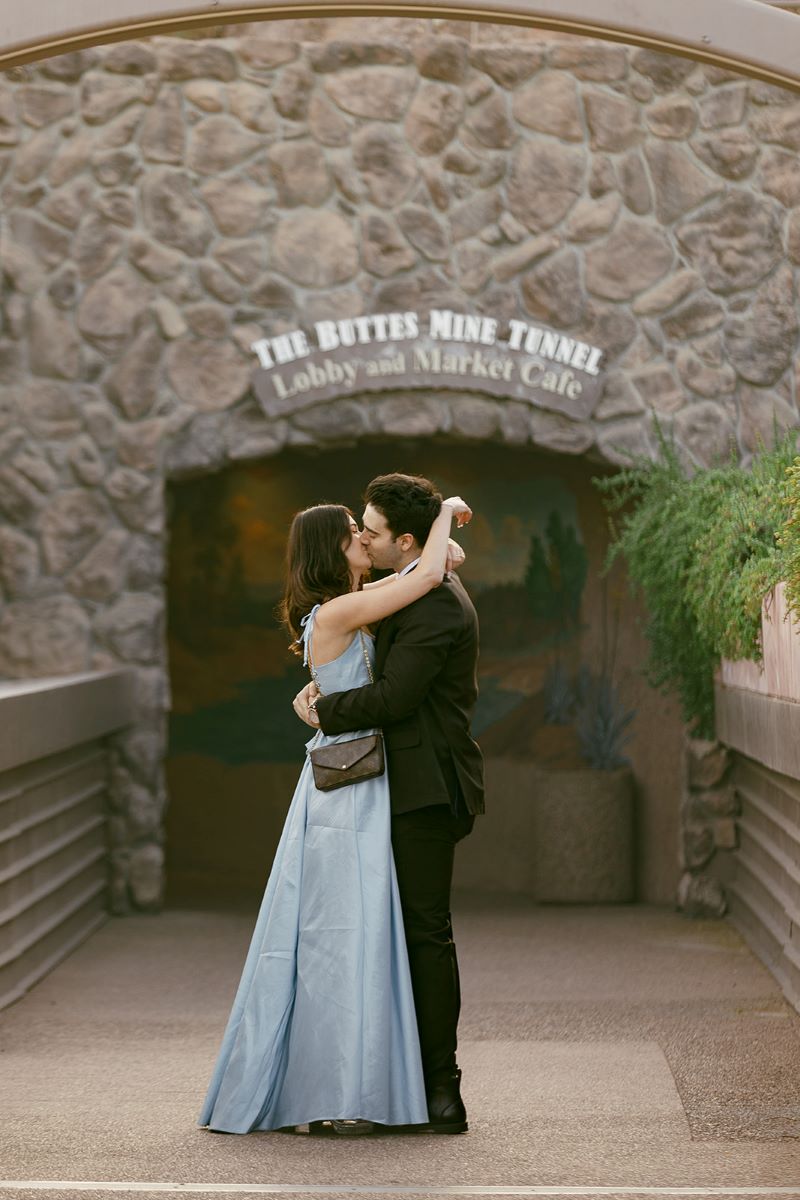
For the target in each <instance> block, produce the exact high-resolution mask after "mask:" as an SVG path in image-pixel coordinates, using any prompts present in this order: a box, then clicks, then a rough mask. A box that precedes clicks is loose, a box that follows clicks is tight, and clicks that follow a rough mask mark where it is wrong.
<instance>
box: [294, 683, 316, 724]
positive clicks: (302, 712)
mask: <svg viewBox="0 0 800 1200" xmlns="http://www.w3.org/2000/svg"><path fill="white" fill-rule="evenodd" d="M318 698H319V688H318V687H317V685H316V684H315V683H314V682H311V683H307V684H306V686H305V687H304V688H303V690H302V692H298V693H297V695H296V696H295V698H294V700H293V701H292V708H293V709H294V711H295V712H296V713H297V715H298V717H299V718H300V720H301V721H305V723H306V725H310V726H311V728H312V729H319V717H318V716H317V714H316V713H315V712H314V709H313V708H310V707H309V706H310V705H311V704H313V703H314V701H315V700H317V699H318Z"/></svg>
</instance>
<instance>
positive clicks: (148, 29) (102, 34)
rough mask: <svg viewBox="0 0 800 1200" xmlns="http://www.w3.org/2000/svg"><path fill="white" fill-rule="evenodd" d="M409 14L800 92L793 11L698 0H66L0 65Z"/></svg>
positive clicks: (30, 22) (3, 55)
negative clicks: (563, 38) (97, 48)
mask: <svg viewBox="0 0 800 1200" xmlns="http://www.w3.org/2000/svg"><path fill="white" fill-rule="evenodd" d="M331 13H335V14H336V15H338V16H391V17H397V16H408V17H417V18H419V17H431V18H438V19H440V20H466V21H490V22H494V23H497V24H500V23H506V24H512V25H513V24H515V25H523V26H525V25H527V26H533V27H538V28H542V29H550V30H555V31H558V32H561V33H577V34H580V35H582V36H585V37H599V38H607V39H613V40H617V41H624V42H627V43H629V44H630V45H636V46H645V47H647V48H649V49H654V50H660V51H666V52H670V53H674V54H681V55H688V56H690V57H693V58H695V59H697V60H698V61H700V62H708V63H713V64H715V65H717V66H719V67H727V68H734V69H739V70H742V71H744V72H746V73H749V74H752V75H754V76H757V77H760V78H762V79H766V80H769V81H770V82H771V83H776V84H779V85H781V86H784V87H793V86H798V83H799V82H800V74H799V73H798V67H797V60H796V55H795V54H794V53H793V47H794V44H795V37H796V26H795V25H793V24H792V22H793V17H792V15H791V14H790V13H787V12H783V11H781V10H780V9H779V8H776V7H772V6H770V5H769V4H767V3H762V2H760V0H705V2H704V5H703V12H702V16H700V15H699V14H698V10H697V5H696V3H694V2H693V0H672V2H671V3H670V4H669V5H668V6H665V5H663V4H661V3H659V2H658V0H646V2H644V3H640V4H638V5H636V6H634V8H633V9H632V8H631V5H630V4H626V3H624V2H623V0H593V2H592V0H590V2H586V0H584V2H583V3H580V2H578V0H549V3H547V4H544V5H541V4H538V3H533V2H531V0H516V2H509V0H503V2H502V3H499V2H498V3H487V2H486V0H461V3H460V4H459V6H458V8H453V7H451V6H450V5H448V4H431V3H410V2H409V3H403V2H402V0H394V3H392V4H388V5H387V4H380V5H377V4H369V3H351V4H344V5H343V4H341V3H339V2H338V0H314V2H313V3H309V2H308V0H295V2H292V0H278V2H275V0H261V2H260V3H254V2H251V3H249V4H242V3H240V2H238V0H213V3H212V5H211V11H209V8H208V6H207V5H198V3H197V0H173V3H171V4H169V5H168V6H166V7H165V6H164V3H163V0H114V2H113V3H109V0H87V2H85V3H83V4H82V5H81V7H80V16H79V17H76V15H75V11H74V7H73V6H71V5H69V4H68V3H66V0H62V2H61V3H60V4H51V5H48V11H47V15H46V19H45V20H44V21H43V19H42V14H41V12H40V11H38V10H34V9H33V8H31V9H29V8H28V7H27V6H25V5H17V6H15V7H13V8H12V9H11V10H10V11H9V12H7V13H6V14H5V15H4V17H3V21H2V25H1V26H0V68H2V67H3V66H11V65H14V64H15V63H20V62H26V61H30V60H32V59H36V58H43V57H47V56H50V55H53V54H63V53H65V52H67V51H70V50H77V49H81V48H83V47H85V46H92V45H97V44H99V43H103V42H109V41H114V40H121V39H130V38H142V37H148V36H150V35H152V34H156V33H171V32H175V31H177V30H181V29H193V28H202V27H203V26H208V25H219V24H220V22H221V21H226V22H240V21H253V20H280V19H285V18H288V17H324V16H326V15H329V14H331Z"/></svg>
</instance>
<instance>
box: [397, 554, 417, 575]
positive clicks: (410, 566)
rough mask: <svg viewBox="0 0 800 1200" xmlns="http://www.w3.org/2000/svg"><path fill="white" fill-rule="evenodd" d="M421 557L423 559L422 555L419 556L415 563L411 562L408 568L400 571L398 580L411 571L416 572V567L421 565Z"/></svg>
mask: <svg viewBox="0 0 800 1200" xmlns="http://www.w3.org/2000/svg"><path fill="white" fill-rule="evenodd" d="M421 557H422V555H418V557H417V558H415V559H414V561H413V562H410V563H409V564H408V566H407V567H403V569H402V571H398V573H397V574H398V578H399V577H400V576H401V575H407V574H408V572H409V571H413V570H414V567H416V566H417V564H418V563H419V560H420V558H421Z"/></svg>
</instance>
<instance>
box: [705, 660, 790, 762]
mask: <svg viewBox="0 0 800 1200" xmlns="http://www.w3.org/2000/svg"><path fill="white" fill-rule="evenodd" d="M715 695H716V709H717V737H718V738H719V740H720V741H721V742H724V743H725V745H726V746H730V747H731V748H732V749H733V750H738V752H739V753H740V754H744V755H746V756H747V757H748V758H752V759H755V761H756V762H759V763H763V764H764V766H766V767H769V768H770V769H771V770H773V771H777V772H779V773H780V774H781V775H788V776H790V777H791V778H792V779H800V703H797V702H795V701H792V700H778V699H776V698H775V697H773V696H764V695H762V694H761V693H759V692H750V691H744V690H743V689H741V688H732V687H726V686H725V685H724V684H722V683H717V684H716V686H715Z"/></svg>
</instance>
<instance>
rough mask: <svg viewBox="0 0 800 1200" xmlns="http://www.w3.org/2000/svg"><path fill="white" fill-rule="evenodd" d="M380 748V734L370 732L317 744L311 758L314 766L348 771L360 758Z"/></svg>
mask: <svg viewBox="0 0 800 1200" xmlns="http://www.w3.org/2000/svg"><path fill="white" fill-rule="evenodd" d="M381 748H382V747H381V735H380V734H379V733H371V734H367V735H366V736H365V737H358V738H352V739H351V740H350V741H349V742H337V743H336V744H335V745H333V746H318V747H317V748H316V749H314V750H312V751H311V760H312V762H313V763H314V766H316V767H325V768H326V769H327V770H331V771H350V770H352V768H353V767H355V766H356V765H357V764H358V763H360V762H361V761H362V759H364V758H366V757H367V756H368V755H370V754H374V753H375V751H376V750H380V749H381Z"/></svg>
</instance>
